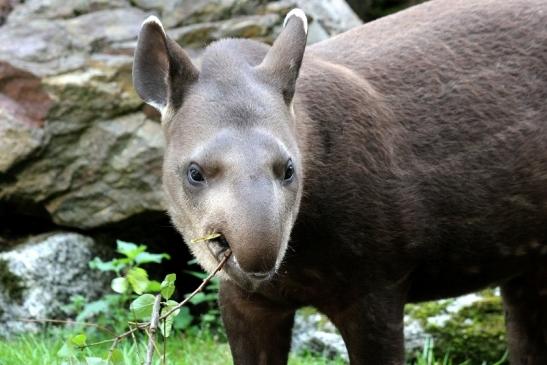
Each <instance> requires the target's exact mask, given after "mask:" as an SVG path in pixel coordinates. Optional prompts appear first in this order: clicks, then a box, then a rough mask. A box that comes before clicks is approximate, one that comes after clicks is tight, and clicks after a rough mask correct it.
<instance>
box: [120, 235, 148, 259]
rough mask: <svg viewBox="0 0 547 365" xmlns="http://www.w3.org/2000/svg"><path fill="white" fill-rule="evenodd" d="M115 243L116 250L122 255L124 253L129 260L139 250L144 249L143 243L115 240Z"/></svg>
mask: <svg viewBox="0 0 547 365" xmlns="http://www.w3.org/2000/svg"><path fill="white" fill-rule="evenodd" d="M116 245H117V247H116V251H118V252H119V253H121V254H122V255H125V256H126V257H127V258H129V259H131V260H134V259H135V258H136V257H137V256H138V255H139V254H140V253H141V252H143V251H146V246H145V245H139V246H137V245H136V244H134V243H131V242H125V241H120V240H117V241H116Z"/></svg>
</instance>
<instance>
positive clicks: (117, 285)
mask: <svg viewBox="0 0 547 365" xmlns="http://www.w3.org/2000/svg"><path fill="white" fill-rule="evenodd" d="M204 239H210V238H207V237H206V238H204ZM146 250H147V247H146V246H145V245H136V244H134V243H130V242H124V241H117V249H116V251H117V252H118V253H119V254H121V255H122V257H119V258H115V259H113V260H110V261H103V260H101V259H100V258H98V257H96V258H94V259H93V260H92V261H91V262H90V263H89V266H90V267H91V268H92V269H97V270H101V271H104V272H112V273H114V275H115V277H114V278H113V279H112V281H111V288H112V290H113V291H114V293H110V294H106V295H104V296H103V297H102V298H100V299H99V300H96V301H94V302H90V303H85V298H84V297H82V296H78V297H74V298H72V302H71V304H70V305H68V306H67V307H66V309H67V310H70V311H72V312H79V314H78V315H77V317H76V321H78V322H83V321H88V320H90V319H94V320H95V321H97V322H96V323H92V325H94V326H95V327H96V328H101V327H102V329H103V330H104V329H105V326H106V325H111V326H112V327H114V331H113V332H114V333H118V335H116V336H115V337H113V338H110V339H107V340H102V341H96V342H92V343H89V342H88V340H87V339H88V337H87V335H86V334H84V333H78V334H76V335H73V336H71V337H70V338H69V339H68V340H67V341H66V342H65V343H64V344H63V346H62V347H61V348H60V349H59V351H58V352H57V355H58V356H59V357H61V358H64V359H67V360H73V359H77V360H80V361H82V360H83V361H85V363H86V364H107V365H109V364H117V363H120V362H123V354H122V353H121V352H120V351H119V350H118V349H117V345H118V343H119V342H120V341H122V340H123V339H125V338H128V337H129V336H131V337H132V338H133V340H134V341H135V344H136V336H137V332H138V331H139V330H144V331H146V333H147V335H148V346H147V354H146V364H150V363H151V360H152V357H153V353H154V351H155V350H158V346H157V345H156V343H155V333H156V329H158V330H159V333H161V335H162V336H163V339H164V340H163V342H164V344H165V343H166V339H167V337H169V336H170V335H171V333H172V329H173V328H178V329H187V328H189V326H190V325H191V323H192V320H193V317H192V315H191V314H190V311H189V309H188V308H187V307H183V305H184V304H186V303H191V304H193V305H196V306H197V305H206V306H207V313H206V314H205V315H204V316H202V318H201V323H200V326H203V327H207V328H209V327H210V325H211V323H212V322H214V321H217V320H218V317H219V316H220V313H219V311H218V309H217V308H216V297H217V294H216V293H217V291H218V281H214V282H213V281H212V279H213V276H214V275H215V274H216V272H217V271H218V270H220V269H221V267H222V265H223V264H224V263H225V262H226V260H227V259H228V257H229V256H226V257H225V258H224V259H223V260H222V261H221V262H220V263H219V265H218V267H217V269H216V270H215V271H214V272H213V273H212V274H209V275H206V274H203V273H199V272H194V271H192V272H190V274H191V275H194V276H196V277H199V278H201V279H202V284H201V285H200V286H199V287H198V288H197V289H196V290H195V291H194V292H192V293H191V294H187V295H186V296H185V299H184V300H182V301H181V302H180V303H179V302H177V301H175V300H173V299H172V296H173V294H174V293H175V281H176V279H177V276H176V274H168V275H166V276H165V278H164V279H163V281H161V282H159V281H156V280H152V279H150V278H149V275H148V272H147V271H146V270H145V269H144V268H143V267H141V265H143V264H150V263H158V264H159V263H161V262H162V261H163V260H164V259H169V255H167V254H164V253H162V254H156V253H150V252H148V251H146ZM113 316H114V318H116V320H112V317H113ZM84 324H85V325H89V324H90V323H84ZM80 330H81V328H80ZM109 332H111V331H109ZM120 332H121V333H120ZM104 343H110V344H111V347H110V349H109V350H108V352H106V353H105V354H104V356H103V357H96V356H93V354H92V353H91V352H90V350H89V349H90V347H91V346H95V345H101V344H104ZM164 351H165V348H164ZM164 356H165V353H164Z"/></svg>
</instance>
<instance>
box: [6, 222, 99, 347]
mask: <svg viewBox="0 0 547 365" xmlns="http://www.w3.org/2000/svg"><path fill="white" fill-rule="evenodd" d="M98 250H99V248H98V247H97V246H96V244H95V243H94V241H93V240H92V239H91V238H89V237H85V236H82V235H80V234H76V233H55V234H48V235H41V236H35V237H32V238H30V239H28V240H26V241H25V242H23V243H22V244H20V245H17V246H15V247H14V248H12V249H11V250H9V251H6V252H0V336H7V335H12V334H16V333H28V332H36V331H38V330H39V329H40V327H41V326H40V325H39V324H37V323H31V322H24V321H21V319H44V318H63V317H64V311H63V306H65V305H66V304H68V303H69V301H70V297H71V296H73V295H78V294H79V295H83V296H85V297H86V298H88V299H94V298H96V297H98V296H99V295H100V294H102V293H104V291H105V290H107V288H108V286H109V281H108V279H109V278H108V277H106V276H103V275H102V274H101V273H100V272H99V271H91V270H89V267H88V262H89V261H90V260H91V259H92V258H93V257H94V256H96V254H97V251H98Z"/></svg>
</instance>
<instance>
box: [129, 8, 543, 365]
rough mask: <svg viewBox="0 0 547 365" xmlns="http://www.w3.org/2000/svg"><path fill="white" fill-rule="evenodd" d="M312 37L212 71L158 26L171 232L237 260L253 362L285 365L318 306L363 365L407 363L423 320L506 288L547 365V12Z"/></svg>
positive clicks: (531, 356) (451, 17) (524, 335)
mask: <svg viewBox="0 0 547 365" xmlns="http://www.w3.org/2000/svg"><path fill="white" fill-rule="evenodd" d="M306 33H307V22H306V18H305V16H304V14H303V13H302V11H300V10H294V11H292V12H291V13H289V15H288V16H287V18H286V20H285V27H284V29H283V31H282V32H281V34H280V35H279V37H278V38H277V40H276V41H275V43H274V44H273V46H271V47H269V46H267V45H265V44H261V43H259V42H255V41H251V40H239V39H226V40H221V41H219V42H215V43H213V44H211V45H210V46H209V47H208V48H207V49H206V50H205V53H204V55H203V62H202V65H201V67H200V69H199V70H198V68H197V67H196V66H194V65H193V64H192V62H191V61H190V59H189V58H188V56H187V54H186V53H185V51H183V50H182V49H181V47H179V46H178V45H177V44H176V43H175V42H174V41H173V40H171V39H169V38H168V37H167V36H166V34H165V32H164V30H163V28H162V26H161V24H160V23H159V21H158V20H157V19H156V18H149V19H148V20H147V21H146V22H145V23H144V24H143V27H142V30H141V33H140V35H139V41H138V46H137V49H136V53H135V62H134V68H133V73H134V74H133V75H134V76H133V77H134V83H135V87H136V90H137V91H138V93H139V95H140V96H141V97H142V98H143V99H144V100H145V101H146V102H147V103H149V104H151V105H153V106H154V107H156V108H158V109H159V110H160V111H161V113H162V123H163V126H164V131H165V137H166V140H167V148H166V152H165V163H164V187H165V192H166V196H167V204H168V208H169V213H170V216H171V218H172V220H173V222H174V224H175V225H176V227H177V228H178V230H180V232H181V233H182V235H183V236H184V238H185V240H186V241H187V242H188V243H189V246H190V249H191V250H192V252H193V253H194V255H195V256H196V257H197V258H198V260H199V262H200V263H201V265H203V267H204V268H205V269H207V270H211V269H212V268H214V267H215V266H216V265H217V263H218V261H219V260H220V258H221V257H222V256H223V252H225V250H227V249H228V248H230V249H231V250H232V252H233V255H232V256H231V257H230V259H229V261H228V262H227V265H226V266H225V268H224V270H223V272H222V275H221V276H222V279H223V280H222V284H221V291H220V306H221V311H222V317H223V321H224V325H225V327H226V331H227V333H228V338H229V342H230V347H231V350H232V354H233V357H234V361H235V363H236V364H285V363H286V361H287V356H288V355H287V353H288V351H289V347H290V337H291V327H292V324H293V317H294V312H295V310H296V309H297V308H299V307H302V306H307V305H311V306H314V307H316V308H318V309H319V310H320V311H321V312H323V313H325V314H326V315H328V317H329V318H330V319H331V320H332V321H333V322H334V324H335V325H336V326H337V327H338V329H339V330H340V332H341V333H342V336H343V338H344V340H345V343H346V345H347V348H348V350H349V355H350V359H351V363H352V364H368V365H371V364H373V365H386V364H403V363H404V349H403V307H404V305H405V303H407V302H415V301H423V300H430V299H437V298H444V297H450V296H456V295H460V294H463V293H467V292H470V291H474V290H478V289H481V288H484V287H486V286H489V285H501V288H502V295H503V300H504V303H505V308H506V313H507V328H508V337H509V348H510V354H511V355H510V359H511V362H512V364H520V365H523V364H527V365H545V364H547V1H546V0H504V1H497V0H450V1H448V0H446V1H442V0H434V1H430V2H428V3H425V4H423V5H419V6H416V7H413V8H411V9H408V10H405V11H403V12H400V13H398V14H395V15H392V16H389V17H386V18H384V19H380V20H378V21H374V22H372V23H369V24H366V25H364V26H362V27H359V28H356V29H353V30H351V31H349V32H346V33H344V34H341V35H339V36H336V37H334V38H332V39H329V40H327V41H324V42H320V43H318V44H315V45H313V46H310V47H307V48H306V47H305V45H306ZM210 232H218V233H221V234H222V237H221V238H219V239H216V240H214V241H210V242H208V243H194V244H192V243H190V240H191V239H192V238H196V237H201V236H204V235H205V234H207V233H210Z"/></svg>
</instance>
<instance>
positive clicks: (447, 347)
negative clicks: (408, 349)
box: [406, 290, 506, 364]
mask: <svg viewBox="0 0 547 365" xmlns="http://www.w3.org/2000/svg"><path fill="white" fill-rule="evenodd" d="M480 295H481V296H482V299H481V300H479V301H477V302H475V303H473V304H471V305H469V306H465V307H463V308H461V309H460V310H459V311H458V312H456V313H450V312H449V311H447V308H448V306H449V305H450V304H451V303H452V300H442V301H437V302H428V303H423V304H417V305H409V306H407V307H408V308H407V309H406V312H407V314H408V315H410V316H411V317H412V318H414V319H416V320H418V321H419V322H420V324H421V325H422V327H423V328H424V330H425V332H426V333H428V334H430V335H431V336H432V338H433V340H434V342H435V351H436V352H437V351H439V353H436V355H437V356H441V355H442V354H443V353H446V352H449V353H450V356H451V357H452V358H453V360H454V363H460V362H462V361H464V360H468V361H469V363H470V364H482V363H483V362H486V363H488V364H491V363H494V362H496V361H498V360H499V359H500V358H502V356H503V354H504V353H505V351H506V342H505V322H504V313H503V305H502V302H501V298H500V297H499V296H497V295H495V294H494V292H493V290H486V291H483V292H481V293H480ZM445 314H446V315H448V316H449V319H448V320H447V321H446V322H444V323H443V324H442V325H439V324H435V323H433V322H429V321H428V318H430V317H433V316H438V315H445Z"/></svg>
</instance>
